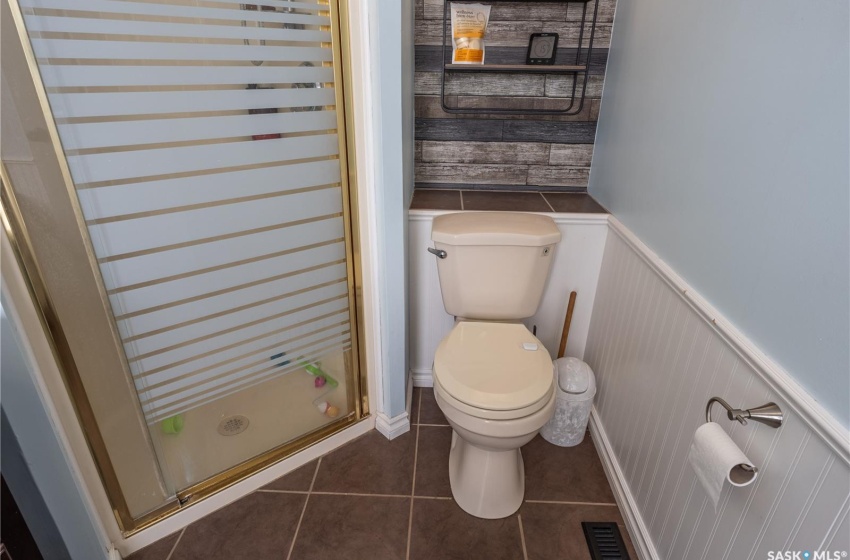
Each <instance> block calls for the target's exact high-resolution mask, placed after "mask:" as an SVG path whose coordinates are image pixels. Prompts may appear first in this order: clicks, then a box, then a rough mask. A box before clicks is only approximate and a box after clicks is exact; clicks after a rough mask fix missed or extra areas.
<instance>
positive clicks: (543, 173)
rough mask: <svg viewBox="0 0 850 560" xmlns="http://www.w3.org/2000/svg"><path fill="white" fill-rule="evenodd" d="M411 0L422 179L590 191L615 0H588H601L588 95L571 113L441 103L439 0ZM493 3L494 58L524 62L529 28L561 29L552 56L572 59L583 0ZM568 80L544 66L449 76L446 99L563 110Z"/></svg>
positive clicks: (421, 184) (439, 184) (490, 38)
mask: <svg viewBox="0 0 850 560" xmlns="http://www.w3.org/2000/svg"><path fill="white" fill-rule="evenodd" d="M415 1H416V28H415V44H416V68H415V83H414V91H415V94H416V105H415V110H416V166H415V167H416V187H417V188H460V187H463V188H465V189H500V190H546V191H568V192H569V191H586V190H587V180H588V174H589V172H590V160H591V156H592V155H593V141H594V137H595V135H596V120H597V117H598V115H599V104H600V99H601V96H602V82H603V78H604V74H605V64H606V61H607V58H608V44H609V42H610V38H611V24H612V22H613V18H614V8H615V6H616V0H594V1H591V2H589V3H588V14H591V13H592V10H593V8H594V3H595V1H598V2H599V16H598V20H597V26H596V34H595V37H594V51H593V58H592V61H591V69H590V75H589V79H588V84H587V96H586V98H585V103H584V107H583V108H582V111H581V112H580V113H579V114H577V115H574V116H560V115H499V114H475V115H471V114H454V113H446V112H445V111H443V110H442V107H441V106H440V67H441V65H442V50H441V46H440V45H441V43H442V27H441V20H442V17H443V0H415ZM482 1H483V3H485V4H486V3H487V2H486V0H482ZM491 6H492V9H491V12H490V24H489V28H488V33H487V54H486V60H487V61H488V62H490V63H498V64H523V63H524V62H525V54H526V48H527V46H528V39H529V36H530V35H531V34H532V33H537V32H556V33H558V34H559V36H560V37H559V44H558V57H557V61H556V62H557V63H558V64H570V63H572V60H571V57H572V56H575V52H576V48H577V47H578V43H577V41H578V33H579V28H580V26H581V8H582V4H581V3H575V2H573V3H551V2H504V3H496V4H492V5H491ZM587 27H589V26H587ZM586 45H587V38H586V35H585V41H584V46H585V47H586ZM571 80H572V78H571V77H569V76H565V75H546V74H497V73H494V74H491V73H487V74H475V73H472V74H466V73H464V74H447V81H446V102H447V104H448V105H449V106H457V107H463V108H484V107H499V108H514V109H527V108H534V109H559V108H564V107H566V106H567V105H568V103H569V102H565V99H564V97H565V96H566V95H568V93H569V91H570V89H571V87H572V81H571Z"/></svg>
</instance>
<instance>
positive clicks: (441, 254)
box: [428, 247, 448, 259]
mask: <svg viewBox="0 0 850 560" xmlns="http://www.w3.org/2000/svg"><path fill="white" fill-rule="evenodd" d="M428 252H429V253H431V254H432V255H437V257H438V258H441V259H444V258H446V257H447V256H448V253H446V252H445V251H443V250H442V249H434V248H433V247H428Z"/></svg>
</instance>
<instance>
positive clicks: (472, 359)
mask: <svg viewBox="0 0 850 560" xmlns="http://www.w3.org/2000/svg"><path fill="white" fill-rule="evenodd" d="M434 395H435V397H436V400H437V404H438V405H439V407H440V409H441V410H442V411H443V413H444V414H445V416H446V419H447V420H448V422H449V424H450V425H451V427H452V429H453V430H454V433H453V434H452V447H451V451H450V454H449V479H450V482H451V488H452V495H453V496H454V498H455V501H456V502H457V504H458V505H459V506H460V507H461V509H463V510H464V511H466V512H467V513H469V514H471V515H474V516H476V517H481V518H484V519H498V518H502V517H507V516H509V515H511V514H513V513H514V512H516V511H517V510H518V509H519V507H520V506H521V505H522V500H523V496H524V494H525V469H524V465H523V461H522V454H521V452H520V447H522V446H523V445H525V444H526V443H528V442H529V441H531V440H532V438H534V436H535V435H536V434H537V433H538V431H539V430H540V428H542V427H543V425H544V424H546V422H547V421H548V420H549V419H550V418H551V417H552V414H553V413H554V410H555V391H554V382H553V367H552V361H551V359H550V358H549V354H548V352H547V351H546V350H545V349H544V348H543V345H542V344H540V342H539V341H538V340H537V339H536V338H535V337H534V335H532V334H531V332H529V331H528V329H526V328H525V326H524V325H522V324H512V323H483V322H467V321H461V322H459V323H458V324H457V325H456V326H455V327H454V329H453V330H452V332H451V333H450V334H449V335H448V336H447V337H446V338H445V339H444V340H443V342H442V343H441V344H440V347H439V348H438V349H437V353H436V355H435V358H434Z"/></svg>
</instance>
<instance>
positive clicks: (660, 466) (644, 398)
mask: <svg viewBox="0 0 850 560" xmlns="http://www.w3.org/2000/svg"><path fill="white" fill-rule="evenodd" d="M610 225H611V229H610V233H609V235H608V237H607V243H606V247H605V254H604V261H603V265H602V271H601V275H600V278H599V286H598V290H597V294H596V303H595V305H594V308H593V320H592V323H591V326H590V331H589V336H588V339H587V347H586V350H585V352H584V359H585V360H586V361H587V362H588V363H589V364H590V365H591V367H592V368H593V370H594V371H595V372H596V374H597V377H598V383H599V393H598V395H597V399H596V408H595V411H594V416H593V422H592V434H593V436H594V439H595V441H596V442H597V447H598V448H599V450H600V455H601V456H602V459H603V462H604V463H605V466H606V470H607V472H608V474H609V478H611V479H612V485H613V486H614V487H615V493H617V494H618V501H619V503H620V506H621V509H623V510H624V516H625V517H626V520H627V524H628V526H629V530H630V532H631V533H632V536H633V537H634V540H635V545H636V547H637V549H638V551H639V553H640V555H641V556H642V558H644V560H648V559H656V558H657V559H665V560H744V559H754V560H762V559H766V558H768V552H769V551H777V550H798V551H806V550H808V551H812V552H813V551H815V550H839V551H848V552H850V519H848V509H850V450H848V433H847V430H846V429H845V428H844V427H842V426H841V425H840V424H838V423H837V421H835V419H834V418H833V417H832V416H830V415H829V414H828V413H826V412H825V411H824V410H823V408H822V407H820V405H819V404H817V403H816V402H815V401H814V400H813V399H812V398H811V396H809V395H808V394H807V393H806V392H805V391H803V390H802V388H801V387H800V386H799V385H798V384H797V383H796V382H795V381H794V380H793V379H792V378H791V377H790V376H788V374H787V372H785V371H784V370H782V369H781V368H780V367H779V366H778V365H777V364H775V363H773V362H771V361H770V359H769V358H767V357H766V356H765V355H764V354H762V353H761V352H759V351H758V349H757V348H755V347H754V346H752V344H751V343H750V342H749V341H748V340H747V339H746V338H745V337H744V336H743V335H742V334H741V333H740V332H739V331H737V329H736V328H735V327H734V326H733V325H731V324H730V323H728V322H727V321H725V319H723V317H721V316H720V315H719V314H718V313H717V312H716V310H714V309H713V308H711V306H710V305H709V304H708V303H707V302H706V301H705V300H703V299H702V298H701V297H700V296H699V295H698V294H696V293H694V292H693V290H691V288H690V287H689V286H688V285H687V284H685V283H684V281H683V280H682V279H681V278H679V277H678V276H677V275H676V274H675V272H673V271H672V270H671V269H670V268H669V267H667V266H666V265H665V264H664V263H663V262H662V261H660V260H659V259H658V258H657V257H656V256H655V255H654V254H653V253H652V252H651V251H649V249H648V248H646V247H645V246H644V245H643V244H642V243H641V242H640V241H639V240H637V238H635V237H634V236H633V235H632V234H631V233H630V232H629V231H628V230H626V229H625V228H624V227H623V226H622V224H620V223H619V222H618V221H617V220H616V219H614V218H611V220H610ZM713 395H717V396H720V397H724V398H725V399H727V400H728V401H729V402H730V404H731V405H732V406H735V407H741V408H748V407H753V406H757V405H761V404H763V403H766V402H767V401H774V402H776V403H778V404H779V405H780V406H781V407H782V409H783V411H785V414H786V420H785V424H784V425H783V426H782V427H781V428H779V429H776V430H775V429H771V428H768V427H767V426H763V425H761V424H757V423H755V422H750V423H749V424H748V425H747V426H741V425H738V424H737V423H732V422H729V421H727V420H726V419H725V416H723V417H721V420H720V421H719V422H720V424H721V425H722V426H723V427H724V428H725V429H726V430H727V431H728V433H729V434H730V435H731V437H732V439H733V440H734V441H735V442H736V443H737V444H738V445H739V446H740V447H741V449H742V450H744V452H745V453H746V454H747V455H748V456H749V458H750V459H751V460H753V461H754V462H755V464H756V465H757V466H758V467H759V469H760V474H759V477H758V478H757V480H756V482H755V483H754V484H753V485H751V486H749V487H746V488H735V489H734V490H731V489H730V488H729V487H728V485H727V487H726V488H725V489H724V491H723V493H722V495H721V498H720V502H719V504H718V508H717V512H716V513H715V511H714V509H713V507H712V505H711V503H710V501H708V500H707V498H706V495H705V493H704V492H703V489H702V487H701V486H700V484H699V482H698V481H697V480H696V477H695V475H694V472H693V470H692V469H691V467H690V466H689V464H688V462H687V454H688V449H689V446H690V442H691V438H692V436H693V433H694V430H695V429H696V428H697V427H698V426H699V425H700V424H701V423H702V422H704V421H705V404H706V402H707V400H708V399H709V398H710V397H711V396H713ZM719 412H720V411H719V407H718V412H717V413H716V414H718V416H719ZM812 557H814V556H812ZM829 558H832V556H830V557H829Z"/></svg>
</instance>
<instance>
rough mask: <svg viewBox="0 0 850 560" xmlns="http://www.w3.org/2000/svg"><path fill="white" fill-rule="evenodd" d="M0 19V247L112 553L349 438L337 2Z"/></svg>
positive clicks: (353, 402)
mask: <svg viewBox="0 0 850 560" xmlns="http://www.w3.org/2000/svg"><path fill="white" fill-rule="evenodd" d="M2 16H3V17H2V18H0V19H2V25H3V33H2V57H3V60H2V72H3V76H2V78H3V79H2V84H3V85H2V103H3V113H2V160H3V165H2V182H3V185H2V186H3V191H2V202H3V221H4V226H5V229H6V233H7V234H8V236H9V238H10V240H11V241H12V244H13V246H14V247H15V251H16V254H17V257H18V259H19V263H20V264H21V267H22V269H23V270H24V272H25V273H26V275H27V277H28V281H29V283H30V287H31V293H32V296H33V298H34V301H35V303H36V304H37V306H38V308H39V310H40V312H41V314H42V317H43V319H44V325H45V328H46V329H47V331H48V334H49V337H50V339H51V341H52V344H53V346H54V350H55V353H56V355H57V357H58V359H59V362H60V365H61V366H62V369H63V374H64V376H65V382H66V385H67V388H68V392H69V394H70V395H71V397H72V400H73V402H74V404H75V407H76V411H77V414H78V416H79V419H80V422H81V424H82V426H83V430H84V432H85V435H86V437H87V440H88V443H89V446H90V448H91V451H92V453H93V455H94V457H95V461H96V463H97V466H98V469H99V471H100V474H101V477H102V479H103V483H104V486H105V488H106V490H107V494H108V495H109V498H110V500H111V502H112V505H113V509H114V510H115V513H116V517H117V519H118V522H119V525H120V526H121V528H122V530H123V531H125V533H131V532H134V531H137V530H139V529H140V528H143V527H145V526H147V525H149V524H150V523H153V522H155V521H157V520H159V519H162V518H163V517H165V516H167V515H169V514H171V513H173V512H175V511H179V510H180V508H183V507H187V506H188V505H190V504H192V503H193V502H196V501H197V500H199V499H202V498H203V497H205V496H208V495H209V494H211V493H213V492H215V491H217V490H220V489H221V488H224V487H226V486H228V485H230V484H232V483H234V482H236V481H238V480H240V479H241V478H244V477H245V476H248V475H250V474H252V473H254V472H256V471H257V470H259V469H261V468H263V467H265V466H268V465H270V464H272V463H274V462H276V461H278V460H280V459H281V458H283V457H285V456H287V455H289V454H291V453H293V452H295V451H297V450H298V449H301V448H303V447H304V446H306V445H309V444H311V443H313V442H315V441H318V440H319V439H321V438H323V437H327V436H328V435H330V434H332V433H335V432H336V431H338V430H340V429H342V428H344V427H346V426H348V425H350V424H352V423H354V422H356V421H358V420H359V419H361V418H362V417H363V416H365V415H366V414H368V401H367V399H366V395H365V389H364V388H365V381H364V377H363V375H364V371H365V368H364V367H363V364H362V363H361V356H362V354H361V352H359V347H358V340H359V337H358V334H359V331H360V330H361V327H360V322H359V321H358V314H357V312H356V310H357V291H358V284H359V271H358V265H359V263H358V260H357V258H356V255H357V254H358V247H357V224H356V220H355V216H356V197H355V196H354V195H355V189H354V186H353V185H352V184H351V179H350V177H353V159H352V158H351V154H353V150H352V149H351V146H350V143H349V141H350V136H349V134H350V126H349V127H347V126H346V123H347V120H350V119H348V118H347V115H350V111H346V103H347V102H348V101H349V99H348V95H347V89H346V88H347V85H346V80H347V77H348V72H347V69H348V61H347V54H346V48H345V47H346V44H345V34H344V33H341V29H345V26H344V25H343V24H342V23H343V22H344V20H345V14H344V13H342V14H341V13H340V6H339V4H338V3H337V2H336V0H330V1H327V0H299V1H290V0H262V2H260V3H257V4H241V3H236V2H231V1H229V0H201V1H198V0H168V1H167V2H166V1H162V0H78V1H76V2H74V3H73V4H71V3H68V2H66V1H65V0H3V14H2ZM347 133H348V134H347Z"/></svg>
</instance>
